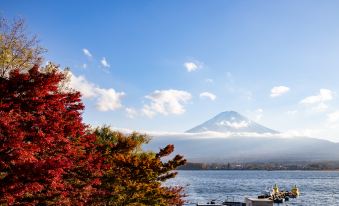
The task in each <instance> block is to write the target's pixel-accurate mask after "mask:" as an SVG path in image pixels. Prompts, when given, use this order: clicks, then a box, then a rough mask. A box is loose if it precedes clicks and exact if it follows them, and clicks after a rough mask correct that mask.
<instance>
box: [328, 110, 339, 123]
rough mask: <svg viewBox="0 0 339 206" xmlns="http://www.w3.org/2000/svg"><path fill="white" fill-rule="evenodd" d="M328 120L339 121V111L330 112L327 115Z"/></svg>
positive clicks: (331, 121)
mask: <svg viewBox="0 0 339 206" xmlns="http://www.w3.org/2000/svg"><path fill="white" fill-rule="evenodd" d="M327 120H328V121H329V122H330V123H335V122H338V120H339V111H335V112H332V113H330V114H328V115H327Z"/></svg>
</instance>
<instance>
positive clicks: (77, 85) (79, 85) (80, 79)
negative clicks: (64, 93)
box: [70, 72, 97, 98]
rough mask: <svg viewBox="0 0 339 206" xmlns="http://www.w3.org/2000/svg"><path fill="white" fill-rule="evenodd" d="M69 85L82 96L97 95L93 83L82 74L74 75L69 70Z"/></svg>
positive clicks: (91, 96) (90, 96)
mask: <svg viewBox="0 0 339 206" xmlns="http://www.w3.org/2000/svg"><path fill="white" fill-rule="evenodd" d="M70 77H71V81H70V87H71V88H72V89H75V90H77V91H79V92H80V93H81V95H82V97H83V98H93V97H95V96H97V94H96V91H95V88H97V86H95V85H94V84H93V83H91V82H88V81H87V80H86V78H85V77H84V76H75V75H74V74H73V73H71V72H70Z"/></svg>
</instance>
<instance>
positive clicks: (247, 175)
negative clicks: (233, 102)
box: [167, 170, 339, 206]
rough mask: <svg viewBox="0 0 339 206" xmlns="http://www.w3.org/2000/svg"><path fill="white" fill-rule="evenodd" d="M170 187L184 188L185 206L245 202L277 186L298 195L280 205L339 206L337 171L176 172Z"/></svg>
mask: <svg viewBox="0 0 339 206" xmlns="http://www.w3.org/2000/svg"><path fill="white" fill-rule="evenodd" d="M167 184H169V185H181V186H185V188H186V194H187V195H188V197H187V198H186V200H187V201H188V203H197V202H199V203H206V202H207V201H210V200H212V199H217V200H225V199H226V198H228V199H229V200H233V199H234V200H235V201H244V197H256V196H258V195H259V194H260V193H261V191H263V190H265V188H271V187H272V186H273V185H274V184H278V186H279V188H280V189H287V190H290V189H291V187H292V186H293V185H294V184H296V185H297V186H298V187H299V190H300V192H301V196H300V197H299V198H297V199H291V200H290V201H288V202H286V203H285V204H280V205H298V206H299V205H300V206H301V205H303V206H310V205H312V206H313V205H339V171H237V170H232V171H229V170H224V171H221V170H219V171H216V170H207V171H206V170H199V171H187V170H181V171H179V174H178V176H177V177H176V178H175V179H173V180H170V181H168V182H167Z"/></svg>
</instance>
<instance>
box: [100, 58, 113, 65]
mask: <svg viewBox="0 0 339 206" xmlns="http://www.w3.org/2000/svg"><path fill="white" fill-rule="evenodd" d="M100 63H101V65H102V66H103V67H106V68H109V67H111V65H109V64H108V62H107V60H106V58H105V57H102V59H101V61H100Z"/></svg>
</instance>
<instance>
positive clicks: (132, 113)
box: [125, 107, 138, 119]
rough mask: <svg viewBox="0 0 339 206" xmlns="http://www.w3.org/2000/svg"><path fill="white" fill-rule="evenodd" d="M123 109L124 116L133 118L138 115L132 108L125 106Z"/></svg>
mask: <svg viewBox="0 0 339 206" xmlns="http://www.w3.org/2000/svg"><path fill="white" fill-rule="evenodd" d="M125 111H126V116H127V117H128V118H130V119H134V118H135V117H136V116H137V115H138V112H137V111H136V110H135V109H133V108H129V107H127V108H126V109H125Z"/></svg>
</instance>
